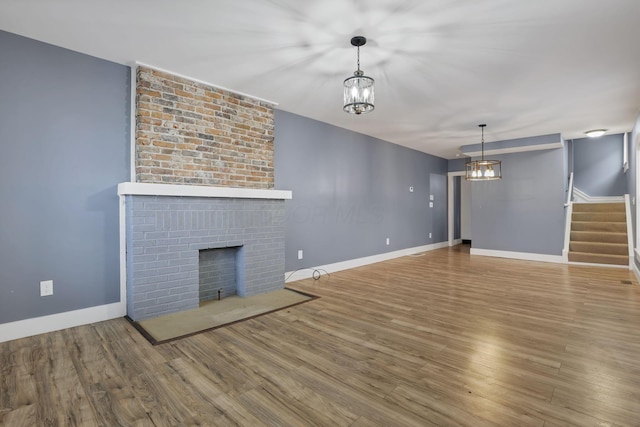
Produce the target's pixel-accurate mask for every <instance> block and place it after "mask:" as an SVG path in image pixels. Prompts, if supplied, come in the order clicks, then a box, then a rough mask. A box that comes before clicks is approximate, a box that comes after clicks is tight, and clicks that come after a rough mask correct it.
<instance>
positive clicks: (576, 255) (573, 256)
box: [569, 252, 629, 265]
mask: <svg viewBox="0 0 640 427" xmlns="http://www.w3.org/2000/svg"><path fill="white" fill-rule="evenodd" d="M569 261H571V262H588V263H592V264H615V265H629V256H625V255H601V254H590V253H583V252H569Z"/></svg>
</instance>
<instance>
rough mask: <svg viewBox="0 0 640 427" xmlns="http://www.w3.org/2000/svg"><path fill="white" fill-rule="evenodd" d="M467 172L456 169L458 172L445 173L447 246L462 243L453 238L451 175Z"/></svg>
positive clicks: (460, 174) (453, 219)
mask: <svg viewBox="0 0 640 427" xmlns="http://www.w3.org/2000/svg"><path fill="white" fill-rule="evenodd" d="M466 174H467V172H466V171H458V172H448V173H447V239H448V242H449V246H454V245H458V244H460V243H462V239H459V240H460V243H455V242H456V241H457V240H453V227H454V226H453V223H454V221H455V218H454V217H453V211H454V206H453V202H454V200H453V199H454V196H455V195H454V194H453V177H454V176H465V175H466Z"/></svg>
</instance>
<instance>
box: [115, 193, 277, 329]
mask: <svg viewBox="0 0 640 427" xmlns="http://www.w3.org/2000/svg"><path fill="white" fill-rule="evenodd" d="M125 201H126V211H127V212H126V215H127V218H129V219H128V220H127V230H126V232H127V233H126V234H127V314H128V316H129V317H131V318H132V319H133V320H135V321H139V320H144V319H148V318H151V317H155V316H159V315H162V314H169V313H173V312H177V311H182V310H188V309H192V308H197V307H198V306H199V279H198V277H199V268H198V264H199V262H198V261H199V254H200V250H201V249H211V248H226V247H234V246H240V247H241V248H240V249H238V253H237V255H236V256H237V257H239V258H240V259H239V260H238V262H239V263H240V264H241V265H244V268H243V269H239V271H238V272H237V276H236V280H237V284H238V289H237V293H238V295H240V296H250V295H256V294H260V293H263V292H269V291H273V290H277V289H282V288H284V216H285V212H284V200H260V199H225V198H207V197H177V196H176V197H174V196H135V195H134V196H131V195H129V196H126V200H125Z"/></svg>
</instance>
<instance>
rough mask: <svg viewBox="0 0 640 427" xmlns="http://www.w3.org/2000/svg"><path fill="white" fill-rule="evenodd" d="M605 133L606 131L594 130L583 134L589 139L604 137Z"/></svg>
mask: <svg viewBox="0 0 640 427" xmlns="http://www.w3.org/2000/svg"><path fill="white" fill-rule="evenodd" d="M606 131H607V130H606V129H594V130H589V131H586V132H585V133H586V134H587V136H588V137H589V138H597V137H599V136H602V135H604V133H605V132H606Z"/></svg>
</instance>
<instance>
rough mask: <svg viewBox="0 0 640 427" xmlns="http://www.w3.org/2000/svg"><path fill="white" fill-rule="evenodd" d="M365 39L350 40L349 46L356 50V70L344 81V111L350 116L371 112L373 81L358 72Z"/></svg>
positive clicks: (355, 38)
mask: <svg viewBox="0 0 640 427" xmlns="http://www.w3.org/2000/svg"><path fill="white" fill-rule="evenodd" d="M365 43H367V39H366V38H364V37H362V36H356V37H353V38H352V39H351V44H352V45H353V46H355V47H357V48H358V69H357V70H356V71H355V72H354V73H353V76H352V77H347V78H346V79H345V80H344V107H343V109H344V111H346V112H347V113H351V114H362V113H368V112H370V111H373V109H374V108H375V107H374V106H373V101H374V94H373V89H374V87H373V85H374V81H373V79H372V78H371V77H367V76H365V75H364V73H363V72H362V70H360V46H364V45H365Z"/></svg>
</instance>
